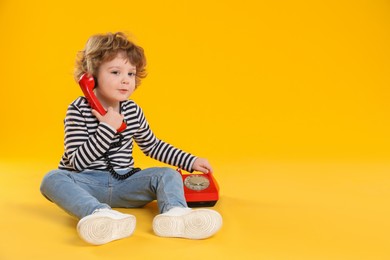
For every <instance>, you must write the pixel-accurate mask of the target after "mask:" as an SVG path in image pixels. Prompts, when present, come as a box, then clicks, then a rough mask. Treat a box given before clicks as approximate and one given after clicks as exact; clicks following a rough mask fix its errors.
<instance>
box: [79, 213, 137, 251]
mask: <svg viewBox="0 0 390 260" xmlns="http://www.w3.org/2000/svg"><path fill="white" fill-rule="evenodd" d="M135 223H136V220H135V217H134V216H132V215H128V214H123V213H120V212H118V211H115V210H112V209H106V208H105V209H97V210H95V211H94V212H93V213H92V214H91V215H88V216H86V217H84V218H82V219H81V220H80V221H79V223H78V224H77V232H78V233H79V235H80V237H81V238H82V239H83V240H84V241H86V242H88V243H90V244H93V245H102V244H105V243H108V242H111V241H113V240H117V239H121V238H125V237H129V236H131V234H133V232H134V229H135Z"/></svg>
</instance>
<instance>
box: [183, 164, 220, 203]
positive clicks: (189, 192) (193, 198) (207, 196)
mask: <svg viewBox="0 0 390 260" xmlns="http://www.w3.org/2000/svg"><path fill="white" fill-rule="evenodd" d="M177 171H178V172H179V173H180V174H181V176H182V178H183V184H184V196H185V198H186V201H187V205H188V207H213V206H214V205H215V204H216V203H217V201H218V199H219V193H218V192H219V186H218V183H217V180H216V179H215V178H214V175H213V174H212V173H208V174H183V173H182V172H181V170H180V169H177Z"/></svg>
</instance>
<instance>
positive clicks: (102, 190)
mask: <svg viewBox="0 0 390 260" xmlns="http://www.w3.org/2000/svg"><path fill="white" fill-rule="evenodd" d="M108 181H109V174H108V173H105V172H101V171H98V172H88V173H72V172H68V171H64V170H55V171H52V172H50V173H48V174H47V175H46V176H45V178H44V179H43V181H42V184H41V192H42V194H43V195H44V196H45V197H46V198H48V199H49V200H50V201H52V202H54V203H56V204H57V205H58V206H59V207H61V208H62V209H64V210H65V211H66V212H68V213H69V214H71V215H73V216H75V217H77V218H81V220H80V221H79V223H78V225H77V231H78V233H79V235H80V236H81V238H82V239H83V240H85V241H86V242H88V243H91V244H94V245H100V244H105V243H107V242H110V241H113V240H117V239H121V238H124V237H128V236H130V235H131V234H132V233H133V232H134V229H135V223H136V220H135V217H134V216H132V215H128V214H122V213H120V212H118V211H115V210H111V208H110V206H109V205H108V204H105V203H102V202H100V201H103V202H104V201H106V202H109V200H108V199H109V186H110V185H109V183H108Z"/></svg>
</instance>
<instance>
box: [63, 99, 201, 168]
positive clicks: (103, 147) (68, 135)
mask: <svg viewBox="0 0 390 260" xmlns="http://www.w3.org/2000/svg"><path fill="white" fill-rule="evenodd" d="M121 114H122V115H124V120H125V122H126V124H127V128H126V129H125V130H124V131H123V132H122V133H120V134H121V135H122V137H123V139H122V142H121V145H120V146H119V147H110V144H111V143H115V142H118V141H119V138H120V136H119V134H117V133H116V130H114V129H113V128H112V127H110V126H109V125H107V124H105V123H99V121H98V120H97V119H96V117H95V116H94V115H92V110H91V107H90V106H89V104H88V102H87V100H86V99H85V98H84V97H79V98H77V99H76V100H75V101H73V102H72V103H71V104H70V105H69V107H68V110H67V113H66V117H65V120H64V124H65V140H64V145H65V152H64V154H63V156H62V159H61V161H60V164H59V168H60V169H65V170H70V171H76V172H80V171H83V170H85V169H95V170H106V169H107V163H106V160H105V158H104V155H105V154H106V155H107V154H108V157H109V159H110V163H111V165H112V166H113V167H114V168H115V169H126V168H132V167H134V160H133V156H132V152H133V140H134V141H135V142H136V143H137V145H138V146H139V148H140V149H141V150H142V152H143V153H144V154H145V155H147V156H150V157H151V158H153V159H156V160H159V161H161V162H163V163H167V164H170V165H172V166H176V167H180V168H182V169H184V170H186V171H190V172H192V165H193V163H194V161H195V159H196V157H195V156H193V155H191V154H189V153H186V152H184V151H182V150H180V149H178V148H175V147H173V146H172V145H170V144H168V143H165V142H164V141H162V140H160V139H158V138H157V137H156V136H155V135H154V134H153V132H152V131H151V129H150V127H149V124H148V122H147V120H146V118H145V116H144V113H143V111H142V109H141V108H140V107H139V106H138V105H137V104H136V103H135V102H134V101H132V100H127V101H124V102H122V103H121Z"/></svg>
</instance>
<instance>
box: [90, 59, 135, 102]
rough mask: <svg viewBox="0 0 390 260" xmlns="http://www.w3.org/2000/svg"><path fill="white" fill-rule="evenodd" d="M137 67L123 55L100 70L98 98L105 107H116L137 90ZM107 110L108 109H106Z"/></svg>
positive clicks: (104, 63)
mask: <svg viewBox="0 0 390 260" xmlns="http://www.w3.org/2000/svg"><path fill="white" fill-rule="evenodd" d="M135 73H136V67H135V66H133V65H132V64H131V63H130V61H129V60H128V59H127V58H126V56H124V55H123V54H122V53H118V54H117V56H116V57H115V58H114V59H113V60H111V61H107V62H103V63H102V64H101V65H100V67H99V70H98V75H97V81H98V87H97V88H96V89H95V91H96V96H97V97H98V98H99V100H100V101H101V102H102V105H103V106H112V107H116V106H117V105H118V103H119V102H120V101H125V100H127V99H128V98H129V97H130V95H131V94H132V93H133V92H134V90H135ZM106 109H107V107H106Z"/></svg>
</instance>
